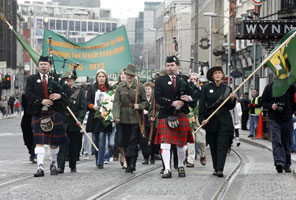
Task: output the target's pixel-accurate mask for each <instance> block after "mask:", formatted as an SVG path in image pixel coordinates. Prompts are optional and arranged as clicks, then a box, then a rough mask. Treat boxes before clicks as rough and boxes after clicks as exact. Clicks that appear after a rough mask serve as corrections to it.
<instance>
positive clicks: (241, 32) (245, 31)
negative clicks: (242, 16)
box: [234, 20, 296, 39]
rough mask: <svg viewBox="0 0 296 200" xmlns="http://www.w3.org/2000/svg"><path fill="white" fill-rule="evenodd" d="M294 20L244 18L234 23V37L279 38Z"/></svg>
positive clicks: (293, 26)
mask: <svg viewBox="0 0 296 200" xmlns="http://www.w3.org/2000/svg"><path fill="white" fill-rule="evenodd" d="M293 28H296V21H283V20H244V21H242V22H237V23H236V24H235V33H234V37H235V38H236V39H280V38H281V37H283V36H284V35H285V34H286V33H288V32H289V31H290V30H291V29H293Z"/></svg>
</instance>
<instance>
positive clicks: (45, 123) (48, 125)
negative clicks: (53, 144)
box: [40, 116, 53, 132]
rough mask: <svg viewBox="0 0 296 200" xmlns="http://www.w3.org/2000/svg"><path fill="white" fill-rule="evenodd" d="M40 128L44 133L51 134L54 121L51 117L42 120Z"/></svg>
mask: <svg viewBox="0 0 296 200" xmlns="http://www.w3.org/2000/svg"><path fill="white" fill-rule="evenodd" d="M40 128H41V130H42V131H44V132H50V131H52V129H53V121H52V119H51V117H50V116H48V117H44V118H41V119H40Z"/></svg>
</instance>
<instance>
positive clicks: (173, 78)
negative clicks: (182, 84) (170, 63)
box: [172, 76, 176, 90]
mask: <svg viewBox="0 0 296 200" xmlns="http://www.w3.org/2000/svg"><path fill="white" fill-rule="evenodd" d="M172 82H173V86H174V90H176V77H175V76H172Z"/></svg>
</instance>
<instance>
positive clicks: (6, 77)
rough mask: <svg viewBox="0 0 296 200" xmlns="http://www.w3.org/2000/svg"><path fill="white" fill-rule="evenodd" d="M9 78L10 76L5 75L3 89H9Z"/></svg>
mask: <svg viewBox="0 0 296 200" xmlns="http://www.w3.org/2000/svg"><path fill="white" fill-rule="evenodd" d="M10 81H11V78H10V75H5V79H4V89H10V86H11V82H10Z"/></svg>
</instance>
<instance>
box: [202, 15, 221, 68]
mask: <svg viewBox="0 0 296 200" xmlns="http://www.w3.org/2000/svg"><path fill="white" fill-rule="evenodd" d="M203 15H204V16H207V17H210V27H209V31H210V40H209V45H210V49H209V68H211V67H212V20H213V19H212V18H213V17H217V16H218V14H217V13H214V12H207V13H204V14H203Z"/></svg>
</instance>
